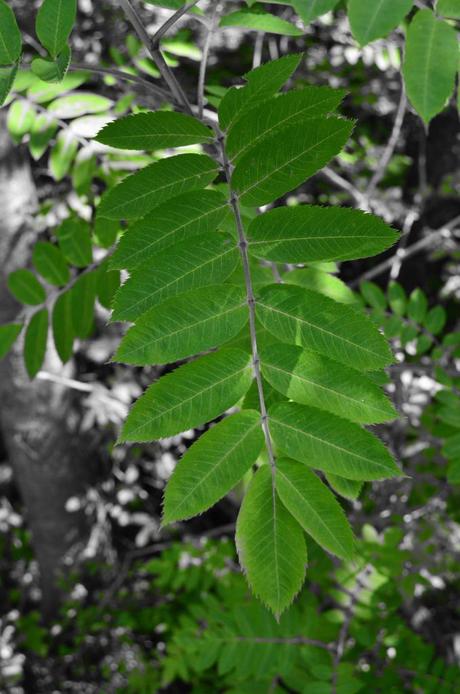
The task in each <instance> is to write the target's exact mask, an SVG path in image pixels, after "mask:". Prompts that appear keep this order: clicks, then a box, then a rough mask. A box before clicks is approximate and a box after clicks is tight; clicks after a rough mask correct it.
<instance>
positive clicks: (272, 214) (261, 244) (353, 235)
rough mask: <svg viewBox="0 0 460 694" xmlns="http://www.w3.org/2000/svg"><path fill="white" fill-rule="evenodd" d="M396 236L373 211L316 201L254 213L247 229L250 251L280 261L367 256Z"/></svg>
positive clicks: (393, 240)
mask: <svg viewBox="0 0 460 694" xmlns="http://www.w3.org/2000/svg"><path fill="white" fill-rule="evenodd" d="M397 237H398V235H397V234H396V232H395V231H393V229H391V228H390V227H389V226H388V225H387V224H385V222H383V221H382V220H381V219H380V218H379V217H375V216H374V215H370V214H367V213H365V212H361V211H360V210H352V209H349V208H338V207H320V206H316V205H299V206H298V207H277V208H275V209H273V210H269V211H268V212H265V213H264V214H262V215H259V216H258V217H255V219H253V221H252V222H251V224H250V225H249V229H248V238H249V242H250V245H249V250H250V252H251V253H253V254H254V255H256V256H258V257H262V258H265V259H267V260H272V261H275V262H279V263H304V262H311V261H317V260H328V261H329V260H354V259H357V258H365V257H369V256H372V255H376V254H377V253H381V252H382V251H384V250H386V249H387V248H389V247H390V246H391V245H392V244H393V243H395V241H396V240H397Z"/></svg>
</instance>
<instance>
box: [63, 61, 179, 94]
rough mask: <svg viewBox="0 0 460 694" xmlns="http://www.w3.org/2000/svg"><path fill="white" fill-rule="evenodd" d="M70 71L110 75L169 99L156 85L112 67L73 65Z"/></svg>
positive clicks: (84, 64)
mask: <svg viewBox="0 0 460 694" xmlns="http://www.w3.org/2000/svg"><path fill="white" fill-rule="evenodd" d="M69 70H84V71H85V72H94V74H96V75H110V76H111V77H115V78H116V79H119V80H124V81H125V82H133V83H134V84H139V86H142V87H146V88H147V89H150V90H151V91H152V92H154V93H155V94H157V96H160V97H161V98H162V99H163V100H165V101H167V100H168V99H169V94H168V93H167V92H165V91H164V89H161V87H157V86H156V84H153V82H150V81H149V80H146V79H144V78H143V77H138V76H137V75H130V74H129V73H128V72H123V70H117V69H115V68H112V67H99V66H97V65H88V64H87V63H72V64H71V65H70V66H69Z"/></svg>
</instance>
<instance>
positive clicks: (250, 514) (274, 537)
mask: <svg viewBox="0 0 460 694" xmlns="http://www.w3.org/2000/svg"><path fill="white" fill-rule="evenodd" d="M235 539H236V547H237V550H238V556H239V559H240V563H241V566H242V567H243V569H244V571H245V573H246V577H247V579H248V582H249V584H250V586H251V588H252V590H253V591H254V593H255V594H256V595H257V596H258V597H259V598H260V599H261V600H262V601H263V602H264V603H265V604H266V605H268V607H269V608H270V609H271V610H272V611H273V612H274V614H275V617H277V618H278V617H279V615H280V614H281V613H282V612H283V611H284V610H285V609H286V607H288V606H289V605H290V603H291V602H292V600H293V599H294V597H295V595H296V594H297V593H298V592H299V590H300V588H301V587H302V583H303V581H304V578H305V567H306V563H307V548H306V545H305V538H304V534H303V530H302V528H301V527H300V525H299V524H298V523H297V521H296V520H295V519H294V518H293V517H292V516H291V514H290V513H289V511H287V509H286V508H285V507H284V506H283V504H282V503H281V501H280V500H279V498H278V497H277V495H276V493H275V492H274V490H273V487H272V474H271V470H270V468H269V467H268V466H267V465H264V466H262V467H261V468H260V469H259V470H258V471H257V473H256V475H255V476H254V478H253V479H252V481H251V484H250V486H249V489H248V491H247V493H246V496H245V497H244V501H243V504H242V506H241V509H240V513H239V515H238V521H237V524H236V538H235Z"/></svg>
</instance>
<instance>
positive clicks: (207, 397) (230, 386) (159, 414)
mask: <svg viewBox="0 0 460 694" xmlns="http://www.w3.org/2000/svg"><path fill="white" fill-rule="evenodd" d="M251 381H252V365H251V357H250V356H249V355H248V354H245V352H242V351H241V350H236V349H223V350H220V351H219V352H213V353H212V354H208V355H206V356H204V357H200V358H199V359H197V360H196V361H194V362H190V363H188V364H184V366H180V367H179V368H178V369H176V370H175V371H172V372H171V373H169V374H167V375H166V376H163V377H162V378H160V380H159V381H157V382H156V383H153V384H152V385H151V386H149V388H147V390H146V391H145V393H144V394H143V395H142V396H141V397H140V398H139V400H137V402H136V403H135V404H134V406H133V407H132V409H131V411H130V413H129V415H128V419H127V420H126V422H125V425H124V427H123V430H122V432H121V434H120V438H119V442H124V441H152V440H154V439H160V438H163V437H165V436H174V435H175V434H179V433H180V432H181V431H185V430H186V429H191V428H193V427H197V426H199V425H200V424H203V423H204V422H208V421H210V420H212V419H215V418H216V417H218V416H219V415H220V414H222V413H223V412H225V410H227V409H228V408H229V407H232V405H234V404H235V403H236V402H237V401H238V400H239V399H240V398H242V397H243V395H244V394H245V393H246V391H247V390H248V388H249V386H250V385H251Z"/></svg>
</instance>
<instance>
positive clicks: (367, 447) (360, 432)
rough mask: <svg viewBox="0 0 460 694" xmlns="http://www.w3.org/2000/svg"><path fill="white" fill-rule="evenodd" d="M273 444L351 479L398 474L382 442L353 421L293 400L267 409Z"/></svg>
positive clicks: (319, 466)
mask: <svg viewBox="0 0 460 694" xmlns="http://www.w3.org/2000/svg"><path fill="white" fill-rule="evenodd" d="M270 431H271V434H272V436H273V440H274V441H275V444H276V445H277V447H278V448H279V449H280V450H282V451H284V452H285V453H286V454H287V455H288V456H290V457H292V458H295V459H296V460H299V461H300V462H302V463H306V464H307V465H309V466H310V467H312V468H316V469H317V470H323V471H324V472H331V473H332V474H335V475H340V476H343V477H346V478H347V479H351V480H357V481H359V480H363V481H366V480H381V479H386V478H388V477H397V476H398V475H400V474H401V471H400V470H399V468H398V466H397V465H396V463H395V461H394V460H393V458H392V457H391V455H390V454H389V452H388V451H387V449H386V448H385V446H384V445H383V443H382V442H381V441H380V440H379V439H377V438H376V437H375V436H373V435H372V434H371V433H370V432H368V431H366V430H365V429H362V428H361V427H360V426H358V425H357V424H353V423H352V422H347V420H345V419H342V418H341V417H336V416H335V415H333V414H330V413H328V412H322V411H321V410H316V409H314V408H313V407H307V406H305V405H297V404H296V403H293V402H288V403H281V404H278V405H275V406H274V407H273V408H272V409H271V410H270Z"/></svg>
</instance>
